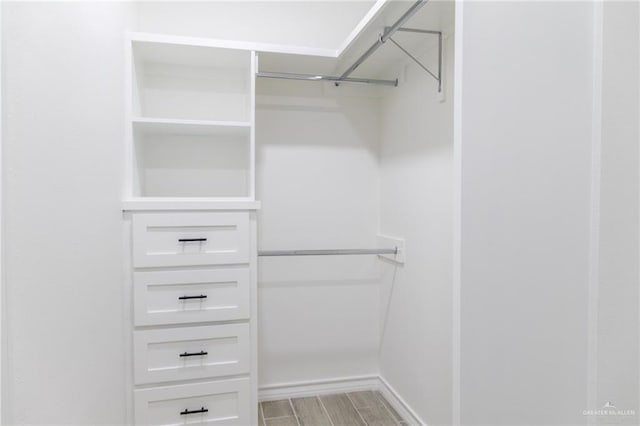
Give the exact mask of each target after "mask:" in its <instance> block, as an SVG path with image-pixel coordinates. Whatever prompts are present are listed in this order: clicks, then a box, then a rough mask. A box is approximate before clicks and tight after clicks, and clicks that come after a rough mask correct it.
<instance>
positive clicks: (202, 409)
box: [180, 407, 209, 416]
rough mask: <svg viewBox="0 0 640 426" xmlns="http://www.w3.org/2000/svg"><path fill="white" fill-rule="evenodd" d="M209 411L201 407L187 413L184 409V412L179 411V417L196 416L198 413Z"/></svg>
mask: <svg viewBox="0 0 640 426" xmlns="http://www.w3.org/2000/svg"><path fill="white" fill-rule="evenodd" d="M208 412H209V410H207V409H206V408H204V407H202V408H201V409H199V410H193V411H189V410H188V409H185V410H184V411H180V415H181V416H186V415H188V414H198V413H208Z"/></svg>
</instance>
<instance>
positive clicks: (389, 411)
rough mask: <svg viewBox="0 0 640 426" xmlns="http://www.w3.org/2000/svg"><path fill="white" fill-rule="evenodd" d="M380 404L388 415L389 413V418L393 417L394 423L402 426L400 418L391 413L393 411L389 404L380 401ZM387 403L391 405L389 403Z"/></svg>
mask: <svg viewBox="0 0 640 426" xmlns="http://www.w3.org/2000/svg"><path fill="white" fill-rule="evenodd" d="M378 399H379V398H378ZM379 402H380V406H381V407H382V408H383V409H384V410H385V411H386V412H387V413H389V416H391V418H392V419H393V421H394V422H396V426H402V421H401V420H398V417H397V416H396V415H395V414H393V413H392V412H391V410H390V409H389V407H388V406H387V404H385V403H384V402H382V401H379ZM387 403H389V402H388V401H387Z"/></svg>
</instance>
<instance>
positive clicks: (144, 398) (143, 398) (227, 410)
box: [135, 378, 251, 426]
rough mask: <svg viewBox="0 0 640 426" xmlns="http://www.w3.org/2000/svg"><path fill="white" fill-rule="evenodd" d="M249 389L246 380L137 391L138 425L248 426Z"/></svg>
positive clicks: (136, 412) (136, 410) (136, 415)
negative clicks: (203, 425)
mask: <svg viewBox="0 0 640 426" xmlns="http://www.w3.org/2000/svg"><path fill="white" fill-rule="evenodd" d="M249 389H250V387H249V379H248V378H245V379H234V380H225V381H219V382H209V383H195V384H188V385H179V386H167V387H161V388H150V389H141V390H136V391H135V422H136V425H140V426H142V425H185V424H190V425H191V424H207V425H211V424H213V425H241V426H247V425H249V424H250V422H251V420H250V413H251V407H250V396H249ZM204 410H207V411H206V412H205V411H204ZM193 411H202V412H200V413H192V414H191V412H193ZM181 413H183V414H181Z"/></svg>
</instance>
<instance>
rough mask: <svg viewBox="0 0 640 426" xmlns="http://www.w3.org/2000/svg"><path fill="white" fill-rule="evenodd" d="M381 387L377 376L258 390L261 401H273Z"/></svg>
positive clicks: (313, 381)
mask: <svg viewBox="0 0 640 426" xmlns="http://www.w3.org/2000/svg"><path fill="white" fill-rule="evenodd" d="M379 387H380V380H379V376H377V375H371V376H353V377H338V378H333V379H326V380H310V381H306V382H289V383H277V384H272V385H265V386H261V387H260V388H259V390H258V399H259V400H260V401H273V400H278V399H287V398H302V397H306V396H314V395H328V394H333V393H344V392H357V391H362V390H377V389H379Z"/></svg>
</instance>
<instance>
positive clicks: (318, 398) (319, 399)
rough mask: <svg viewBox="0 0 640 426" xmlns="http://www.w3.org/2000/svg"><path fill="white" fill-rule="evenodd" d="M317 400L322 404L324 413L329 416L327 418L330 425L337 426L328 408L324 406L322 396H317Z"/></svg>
mask: <svg viewBox="0 0 640 426" xmlns="http://www.w3.org/2000/svg"><path fill="white" fill-rule="evenodd" d="M316 399H317V400H318V402H320V406H321V407H322V409H323V410H324V413H325V414H326V415H327V418H328V419H329V423H331V426H335V424H334V423H333V419H332V418H331V416H330V415H329V410H327V407H325V406H324V402H322V398H320V396H316Z"/></svg>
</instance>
